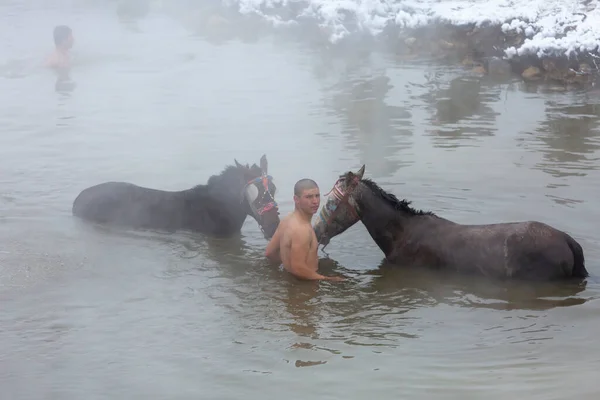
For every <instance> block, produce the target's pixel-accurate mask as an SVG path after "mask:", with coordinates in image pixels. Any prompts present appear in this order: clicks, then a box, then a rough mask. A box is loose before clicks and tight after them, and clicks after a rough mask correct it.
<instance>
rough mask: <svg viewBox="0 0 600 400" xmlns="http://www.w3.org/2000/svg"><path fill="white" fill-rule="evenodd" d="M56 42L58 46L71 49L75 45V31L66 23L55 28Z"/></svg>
mask: <svg viewBox="0 0 600 400" xmlns="http://www.w3.org/2000/svg"><path fill="white" fill-rule="evenodd" d="M54 44H55V45H56V47H60V48H63V49H70V48H71V47H73V31H72V30H71V28H69V27H68V26H66V25H59V26H57V27H55V28H54Z"/></svg>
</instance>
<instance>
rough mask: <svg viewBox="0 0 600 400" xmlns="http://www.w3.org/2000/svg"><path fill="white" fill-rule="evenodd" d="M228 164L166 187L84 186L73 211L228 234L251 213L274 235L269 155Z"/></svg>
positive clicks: (101, 219)
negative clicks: (185, 185) (199, 180)
mask: <svg viewBox="0 0 600 400" xmlns="http://www.w3.org/2000/svg"><path fill="white" fill-rule="evenodd" d="M234 161H235V166H233V165H231V166H228V167H226V168H225V169H224V170H223V172H221V174H220V175H214V176H211V177H210V178H209V179H208V182H207V184H206V185H198V186H195V187H193V188H191V189H187V190H181V191H163V190H156V189H149V188H145V187H140V186H137V185H134V184H131V183H125V182H106V183H101V184H99V185H96V186H92V187H90V188H87V189H85V190H83V191H82V192H81V193H80V194H79V195H78V196H77V198H76V199H75V201H74V202H73V215H75V216H77V217H80V218H83V219H86V220H90V221H94V222H98V223H102V224H108V225H117V226H126V227H132V228H142V229H158V230H165V231H169V232H173V231H176V230H188V231H194V232H200V233H205V234H209V235H214V236H221V237H229V236H232V235H234V234H236V233H238V232H240V230H241V228H242V225H243V223H244V221H245V220H246V216H247V215H250V216H252V217H253V218H254V219H255V220H256V221H257V222H258V224H259V226H260V228H261V230H262V232H263V235H264V237H265V238H266V239H270V238H271V237H272V236H273V234H274V233H275V230H276V229H277V226H279V208H278V206H277V203H276V202H275V192H276V190H277V188H276V186H275V184H274V183H273V179H272V178H271V176H269V175H268V163H267V158H266V156H265V155H263V156H262V157H261V159H260V167H259V166H257V165H256V164H253V165H252V166H251V167H250V166H248V165H247V164H246V165H245V166H244V165H240V164H239V163H238V162H237V160H234Z"/></svg>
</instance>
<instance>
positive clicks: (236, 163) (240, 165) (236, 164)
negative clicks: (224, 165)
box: [233, 158, 244, 168]
mask: <svg viewBox="0 0 600 400" xmlns="http://www.w3.org/2000/svg"><path fill="white" fill-rule="evenodd" d="M233 161H235V166H236V167H238V168H244V166H243V165H242V164H240V163H239V162H238V160H236V159H235V158H234V159H233Z"/></svg>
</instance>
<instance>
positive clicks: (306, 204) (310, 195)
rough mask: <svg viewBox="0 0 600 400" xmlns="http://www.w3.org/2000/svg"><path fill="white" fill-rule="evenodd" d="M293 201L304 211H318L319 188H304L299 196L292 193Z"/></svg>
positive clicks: (311, 212) (319, 201)
mask: <svg viewBox="0 0 600 400" xmlns="http://www.w3.org/2000/svg"><path fill="white" fill-rule="evenodd" d="M294 202H295V203H296V207H297V208H299V209H300V210H302V211H304V212H305V213H307V214H315V213H316V212H317V211H319V205H320V204H321V192H319V188H314V189H307V190H304V191H302V193H301V194H300V196H296V195H294Z"/></svg>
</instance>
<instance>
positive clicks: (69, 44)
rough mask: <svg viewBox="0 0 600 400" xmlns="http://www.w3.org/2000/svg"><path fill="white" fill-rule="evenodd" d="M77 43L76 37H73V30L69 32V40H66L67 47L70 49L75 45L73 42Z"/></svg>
mask: <svg viewBox="0 0 600 400" xmlns="http://www.w3.org/2000/svg"><path fill="white" fill-rule="evenodd" d="M74 43H75V38H74V37H73V32H71V33H69V37H67V40H65V47H66V48H67V49H70V48H72V47H73V44H74Z"/></svg>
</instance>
